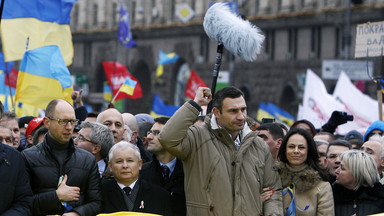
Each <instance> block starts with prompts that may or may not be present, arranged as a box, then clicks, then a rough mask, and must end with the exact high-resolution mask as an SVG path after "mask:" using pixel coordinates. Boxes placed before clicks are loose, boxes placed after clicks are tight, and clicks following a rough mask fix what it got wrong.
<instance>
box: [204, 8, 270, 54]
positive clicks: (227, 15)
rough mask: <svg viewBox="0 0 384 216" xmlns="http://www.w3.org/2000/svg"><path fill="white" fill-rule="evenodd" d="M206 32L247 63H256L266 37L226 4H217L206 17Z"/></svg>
mask: <svg viewBox="0 0 384 216" xmlns="http://www.w3.org/2000/svg"><path fill="white" fill-rule="evenodd" d="M203 26H204V31H205V32H206V33H207V35H208V36H209V37H210V38H212V39H215V40H216V41H218V42H219V43H223V45H224V47H225V48H226V49H228V51H230V52H231V53H233V54H234V55H237V56H240V57H241V58H242V59H244V60H245V61H254V60H256V58H257V54H259V53H260V51H261V44H262V43H263V41H264V38H265V37H264V35H262V34H261V31H260V29H259V28H258V27H257V26H255V25H252V24H251V23H250V22H249V21H247V20H243V19H241V18H240V17H238V16H237V15H235V14H233V13H232V12H231V11H230V9H229V7H228V5H226V3H215V4H214V5H212V6H211V7H210V8H209V9H208V10H207V12H206V14H205V16H204V23H203Z"/></svg>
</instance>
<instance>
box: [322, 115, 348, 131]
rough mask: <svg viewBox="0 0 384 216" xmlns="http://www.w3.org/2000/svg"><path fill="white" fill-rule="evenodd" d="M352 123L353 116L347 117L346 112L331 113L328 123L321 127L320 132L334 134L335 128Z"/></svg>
mask: <svg viewBox="0 0 384 216" xmlns="http://www.w3.org/2000/svg"><path fill="white" fill-rule="evenodd" d="M348 121H353V115H348V114H347V113H346V112H340V111H333V113H332V115H331V118H329V120H328V122H327V123H326V124H325V125H323V126H322V127H321V129H322V131H325V132H329V133H332V134H333V133H334V132H335V130H336V128H337V126H339V125H342V124H345V123H347V122H348Z"/></svg>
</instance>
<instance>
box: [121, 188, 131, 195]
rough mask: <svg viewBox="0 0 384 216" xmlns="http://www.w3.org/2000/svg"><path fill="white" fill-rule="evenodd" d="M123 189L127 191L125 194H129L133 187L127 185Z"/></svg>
mask: <svg viewBox="0 0 384 216" xmlns="http://www.w3.org/2000/svg"><path fill="white" fill-rule="evenodd" d="M123 190H124V192H125V194H126V195H127V196H129V193H131V190H132V189H131V188H130V187H128V186H127V187H125V188H123Z"/></svg>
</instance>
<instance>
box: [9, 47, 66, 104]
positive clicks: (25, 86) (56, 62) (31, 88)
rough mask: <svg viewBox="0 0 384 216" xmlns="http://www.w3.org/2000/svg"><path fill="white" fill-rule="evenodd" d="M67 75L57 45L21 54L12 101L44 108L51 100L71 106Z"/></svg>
mask: <svg viewBox="0 0 384 216" xmlns="http://www.w3.org/2000/svg"><path fill="white" fill-rule="evenodd" d="M72 91H73V85H72V80H71V75H70V73H69V70H68V68H67V66H66V65H65V62H64V59H63V57H62V56H61V52H60V50H59V47H58V46H45V47H41V48H37V49H34V50H29V51H27V52H25V55H24V57H23V60H22V61H21V65H20V69H19V75H18V77H17V87H16V101H18V102H22V103H25V104H29V105H32V106H35V107H38V108H41V109H45V108H46V106H47V105H48V103H49V102H50V101H51V100H53V99H64V100H66V101H68V102H69V103H71V104H72V103H73V101H72V99H71V93H72Z"/></svg>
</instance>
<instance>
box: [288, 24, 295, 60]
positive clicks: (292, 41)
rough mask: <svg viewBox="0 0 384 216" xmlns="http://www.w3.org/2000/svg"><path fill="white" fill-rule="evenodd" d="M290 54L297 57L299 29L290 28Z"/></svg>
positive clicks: (293, 57) (291, 56) (290, 56)
mask: <svg viewBox="0 0 384 216" xmlns="http://www.w3.org/2000/svg"><path fill="white" fill-rule="evenodd" d="M288 53H289V54H288V55H289V58H290V59H296V58H297V29H296V28H292V29H289V30H288Z"/></svg>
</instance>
